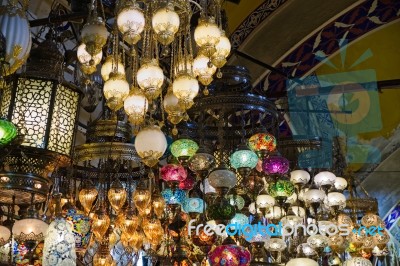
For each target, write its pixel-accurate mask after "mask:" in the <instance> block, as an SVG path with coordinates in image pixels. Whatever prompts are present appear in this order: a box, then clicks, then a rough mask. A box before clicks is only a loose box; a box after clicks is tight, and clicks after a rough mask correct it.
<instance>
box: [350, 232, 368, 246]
mask: <svg viewBox="0 0 400 266" xmlns="http://www.w3.org/2000/svg"><path fill="white" fill-rule="evenodd" d="M365 238H366V235H365V232H364V230H362V232H359V231H351V232H350V234H349V235H348V236H347V240H348V241H349V242H350V243H352V244H354V245H355V246H357V247H361V245H362V244H363V242H364V240H365Z"/></svg>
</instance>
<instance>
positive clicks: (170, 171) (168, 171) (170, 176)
mask: <svg viewBox="0 0 400 266" xmlns="http://www.w3.org/2000/svg"><path fill="white" fill-rule="evenodd" d="M160 173H161V177H162V179H163V180H164V181H166V182H181V181H183V180H185V179H186V178H187V172H186V170H185V168H184V167H183V166H182V165H180V164H166V165H164V166H163V167H161V170H160Z"/></svg>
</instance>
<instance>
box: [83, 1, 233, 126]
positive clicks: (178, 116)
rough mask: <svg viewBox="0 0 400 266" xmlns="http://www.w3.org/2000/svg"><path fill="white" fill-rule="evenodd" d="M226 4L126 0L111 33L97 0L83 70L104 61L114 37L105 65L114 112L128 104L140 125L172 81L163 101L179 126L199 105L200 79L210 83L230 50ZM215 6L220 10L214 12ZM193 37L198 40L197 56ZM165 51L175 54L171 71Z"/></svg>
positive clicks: (85, 41) (106, 90)
mask: <svg viewBox="0 0 400 266" xmlns="http://www.w3.org/2000/svg"><path fill="white" fill-rule="evenodd" d="M100 4H101V1H100ZM220 5H221V2H220V1H208V3H207V4H206V5H204V6H202V5H199V4H198V3H197V2H195V1H177V0H172V1H168V2H167V3H166V2H165V1H155V2H151V4H150V3H149V2H146V1H144V2H141V1H136V0H124V1H120V2H119V5H118V7H117V14H116V17H115V25H114V28H115V29H114V32H113V34H112V35H111V37H110V36H109V32H108V30H107V28H106V25H105V23H104V21H103V19H102V18H101V17H99V16H98V15H97V0H94V1H93V3H92V7H93V9H92V10H91V13H90V16H89V19H88V22H87V23H86V24H85V25H84V27H83V29H82V33H81V37H82V44H81V45H80V46H79V48H78V51H77V53H78V55H77V57H78V60H79V61H80V65H81V70H82V71H83V72H84V73H86V74H92V73H93V72H95V71H96V69H97V65H98V64H100V63H101V61H102V57H103V52H102V50H103V47H105V46H106V43H107V40H109V43H112V48H111V49H110V50H112V54H111V55H108V56H107V57H106V59H105V61H104V63H103V64H102V66H101V75H102V78H103V80H104V89H103V91H104V96H105V99H106V102H107V105H108V107H109V108H111V109H112V110H114V111H116V110H118V109H120V108H122V107H123V108H124V110H125V112H126V114H127V116H128V119H129V121H130V122H131V123H132V124H133V125H140V124H142V123H143V122H144V120H145V117H146V113H147V111H149V110H150V111H151V112H154V110H152V108H150V107H151V106H150V103H152V102H153V101H156V100H157V99H159V97H160V95H161V94H162V90H163V86H164V85H165V84H167V82H168V84H169V85H168V90H167V93H166V94H165V95H164V96H163V97H161V100H162V101H161V105H162V106H163V110H165V111H166V112H167V113H168V120H169V121H170V122H171V123H173V124H175V125H176V124H177V123H179V122H180V121H181V120H182V118H183V117H184V114H185V112H186V110H187V109H189V108H190V107H191V106H192V105H193V99H194V98H195V97H196V96H197V95H198V93H199V89H200V86H199V83H201V84H202V85H204V86H207V85H209V84H210V83H211V82H212V80H213V75H214V74H215V73H216V71H217V69H218V68H221V67H222V66H224V64H225V63H226V58H227V57H228V55H229V53H230V50H231V45H230V41H229V39H228V38H227V37H226V36H225V33H224V31H223V29H222V22H221V6H220ZM210 7H212V10H215V11H214V12H212V13H210V12H209V10H211V8H210ZM197 12H200V19H199V22H198V25H197V26H196V28H195V29H194V30H193V29H192V28H191V25H190V21H191V18H192V15H193V14H194V13H197ZM119 34H121V35H122V36H123V37H122V40H119V37H118V36H119ZM192 36H194V41H195V43H196V45H197V51H198V52H197V55H196V56H195V52H194V49H193V47H192V40H191V38H192ZM122 41H124V42H125V44H128V46H129V47H130V50H129V52H128V51H125V50H124V48H123V47H124V46H123V45H122ZM139 44H140V45H139ZM138 47H140V49H139V48H138ZM161 47H162V49H161ZM139 50H141V52H139ZM160 50H162V51H160ZM125 53H127V54H128V55H127V56H126V57H128V56H129V57H130V58H131V62H130V70H129V71H130V75H131V77H132V81H131V83H128V81H127V73H126V71H125V69H126V68H127V65H128V64H127V62H126V61H127V60H125ZM160 53H161V54H160ZM160 56H164V57H165V56H166V57H168V58H169V59H168V60H169V62H168V64H170V66H169V67H168V69H170V71H169V73H168V72H166V71H164V70H163V68H162V66H161V65H160V60H161V59H160V58H159V57H160ZM219 73H220V72H219ZM206 93H207V91H206ZM175 132H176V128H175Z"/></svg>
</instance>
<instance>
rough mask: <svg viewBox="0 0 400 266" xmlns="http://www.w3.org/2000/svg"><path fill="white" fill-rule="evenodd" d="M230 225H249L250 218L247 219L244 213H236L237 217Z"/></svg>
mask: <svg viewBox="0 0 400 266" xmlns="http://www.w3.org/2000/svg"><path fill="white" fill-rule="evenodd" d="M229 223H230V224H240V225H246V224H248V223H249V217H247V216H246V215H244V214H243V213H236V214H235V216H234V217H233V218H232V219H231V221H230V222H229Z"/></svg>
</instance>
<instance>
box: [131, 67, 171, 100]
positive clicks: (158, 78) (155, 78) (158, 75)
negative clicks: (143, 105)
mask: <svg viewBox="0 0 400 266" xmlns="http://www.w3.org/2000/svg"><path fill="white" fill-rule="evenodd" d="M136 80H137V83H138V84H139V87H140V88H141V89H142V90H143V91H144V94H145V95H146V97H147V99H148V100H149V101H152V100H154V99H156V98H157V97H158V96H159V95H160V93H161V86H162V85H163V83H164V73H163V71H162V69H161V68H160V66H159V65H158V62H157V61H156V60H151V61H148V62H145V63H144V64H142V66H141V67H140V68H139V70H138V72H137V74H136Z"/></svg>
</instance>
